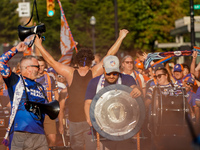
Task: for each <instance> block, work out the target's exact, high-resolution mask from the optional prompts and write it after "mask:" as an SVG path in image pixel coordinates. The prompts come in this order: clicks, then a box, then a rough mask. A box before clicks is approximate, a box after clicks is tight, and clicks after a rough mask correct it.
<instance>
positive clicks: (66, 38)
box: [58, 0, 77, 65]
mask: <svg viewBox="0 0 200 150" xmlns="http://www.w3.org/2000/svg"><path fill="white" fill-rule="evenodd" d="M58 4H59V6H60V11H61V30H60V49H61V54H62V56H61V58H60V59H59V60H58V62H60V63H63V64H65V65H69V64H70V63H71V59H72V55H73V49H74V48H75V50H76V52H77V48H76V42H75V41H74V39H73V36H72V33H71V31H70V28H69V25H68V23H67V20H66V17H65V14H64V11H63V8H62V5H61V2H60V0H58Z"/></svg>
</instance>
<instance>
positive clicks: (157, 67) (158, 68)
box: [155, 64, 165, 71]
mask: <svg viewBox="0 0 200 150" xmlns="http://www.w3.org/2000/svg"><path fill="white" fill-rule="evenodd" d="M163 68H165V66H164V65H163V64H157V65H156V66H155V71H157V70H160V69H163Z"/></svg>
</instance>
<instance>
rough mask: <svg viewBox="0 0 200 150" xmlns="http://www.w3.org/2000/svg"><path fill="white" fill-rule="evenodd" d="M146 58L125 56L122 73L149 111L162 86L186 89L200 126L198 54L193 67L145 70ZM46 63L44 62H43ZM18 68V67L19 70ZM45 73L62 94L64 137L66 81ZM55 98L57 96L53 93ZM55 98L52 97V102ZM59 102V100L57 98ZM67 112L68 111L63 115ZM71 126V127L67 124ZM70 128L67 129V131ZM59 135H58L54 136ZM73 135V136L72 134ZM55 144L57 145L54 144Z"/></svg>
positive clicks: (0, 90) (0, 103)
mask: <svg viewBox="0 0 200 150" xmlns="http://www.w3.org/2000/svg"><path fill="white" fill-rule="evenodd" d="M146 58H147V54H146V53H145V52H143V51H137V52H136V58H133V57H132V56H131V55H126V56H124V57H123V58H122V59H121V72H122V73H123V74H128V75H130V76H132V77H133V78H134V79H135V81H136V83H137V85H138V87H140V89H141V91H142V93H143V94H142V97H143V99H144V102H145V105H146V107H148V106H149V104H150V103H151V99H152V93H153V90H154V88H155V86H156V85H160V86H162V87H169V86H172V85H173V86H177V87H185V90H186V94H187V101H188V104H189V106H190V111H191V114H192V115H191V117H192V121H193V122H194V123H195V124H199V123H200V116H199V112H200V111H199V107H200V88H199V86H200V63H199V64H196V59H197V52H196V51H194V52H193V55H192V60H191V64H176V63H174V62H165V63H160V64H157V65H155V66H154V65H153V64H154V63H155V62H153V61H152V62H151V63H150V64H151V66H154V67H149V68H148V69H145V68H144V62H145V60H146ZM100 60H101V58H100V55H98V54H97V55H96V56H95V62H94V63H93V64H92V66H91V67H94V65H96V64H98V62H100ZM43 61H44V60H43ZM16 67H17V66H16ZM13 70H17V71H16V73H20V70H19V69H18V68H17V69H13ZM45 70H46V71H45V73H46V74H48V76H49V77H51V78H53V79H54V80H56V85H54V87H55V88H56V89H58V92H59V93H60V96H59V97H60V98H59V100H60V105H61V107H62V112H61V113H60V114H61V115H60V118H59V119H58V120H59V125H58V124H57V128H59V132H60V133H63V130H64V129H63V121H62V120H63V118H64V119H67V118H65V116H67V112H68V111H67V105H66V102H67V97H68V96H67V88H66V87H67V82H66V79H65V77H63V76H62V75H59V74H58V73H56V72H55V70H54V69H52V68H51V67H50V68H47V67H46V68H45ZM52 94H54V92H52ZM0 97H1V99H0V108H1V109H3V108H5V107H6V108H9V107H10V105H9V97H8V93H7V88H6V85H5V83H4V82H3V80H2V78H0ZM53 97H55V95H52V98H53ZM56 99H58V98H56ZM64 110H65V111H64ZM67 125H68V124H67ZM67 125H65V127H66V128H68V127H67ZM55 133H56V132H55ZM69 134H70V133H69ZM54 143H56V142H55V141H54Z"/></svg>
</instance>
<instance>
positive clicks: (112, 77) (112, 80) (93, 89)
mask: <svg viewBox="0 0 200 150" xmlns="http://www.w3.org/2000/svg"><path fill="white" fill-rule="evenodd" d="M103 69H104V73H103V74H102V75H100V76H97V77H96V78H93V79H92V80H90V82H89V84H88V86H87V90H86V95H85V107H84V109H85V115H86V119H87V122H88V124H89V125H90V126H92V123H91V120H90V115H89V114H90V113H89V109H90V104H91V102H92V99H93V98H94V96H95V95H96V93H97V92H98V91H99V90H101V89H102V88H104V87H106V86H109V85H112V84H123V85H127V86H129V87H131V88H133V90H132V91H131V93H130V95H131V96H132V97H134V98H136V97H139V96H140V95H141V94H142V92H141V91H140V90H139V89H138V87H137V86H136V82H135V80H134V78H133V77H132V76H130V75H125V74H122V73H120V70H119V59H118V58H117V57H116V56H112V55H110V56H106V57H105V58H104V60H103ZM102 144H103V146H104V147H106V148H107V149H108V150H117V149H120V148H122V147H124V148H125V149H126V150H128V149H133V146H134V145H133V142H132V140H131V139H128V140H125V141H117V142H116V141H108V140H106V141H102Z"/></svg>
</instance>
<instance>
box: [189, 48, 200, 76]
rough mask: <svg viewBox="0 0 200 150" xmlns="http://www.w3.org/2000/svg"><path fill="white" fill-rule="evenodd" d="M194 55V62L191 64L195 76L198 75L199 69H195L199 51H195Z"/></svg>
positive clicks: (191, 70) (191, 71)
mask: <svg viewBox="0 0 200 150" xmlns="http://www.w3.org/2000/svg"><path fill="white" fill-rule="evenodd" d="M192 57H193V58H192V62H191V65H190V73H192V74H194V75H195V77H198V74H199V71H196V70H195V65H196V58H197V51H193V54H192Z"/></svg>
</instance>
